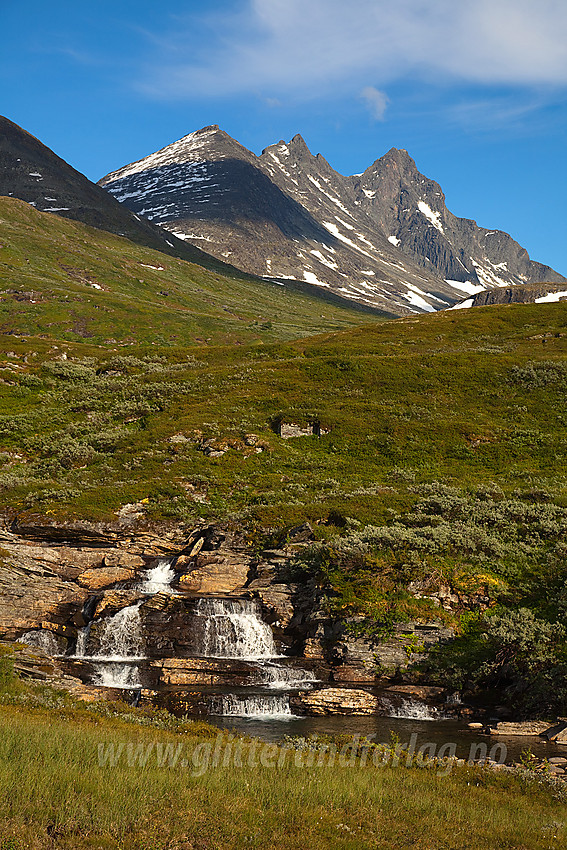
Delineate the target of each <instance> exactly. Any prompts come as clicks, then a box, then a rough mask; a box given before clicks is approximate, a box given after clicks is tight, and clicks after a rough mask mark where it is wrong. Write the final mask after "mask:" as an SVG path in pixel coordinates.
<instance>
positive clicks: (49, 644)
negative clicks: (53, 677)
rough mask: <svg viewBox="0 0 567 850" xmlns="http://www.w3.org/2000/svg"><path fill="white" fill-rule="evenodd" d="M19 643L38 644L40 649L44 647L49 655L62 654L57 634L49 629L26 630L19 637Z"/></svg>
mask: <svg viewBox="0 0 567 850" xmlns="http://www.w3.org/2000/svg"><path fill="white" fill-rule="evenodd" d="M17 643H27V644H28V646H37V647H38V649H43V651H44V652H46V653H47V655H61V652H60V650H59V646H58V644H57V640H56V639H55V635H54V634H52V632H50V631H48V630H47V629H39V630H38V631H35V632H26V633H25V634H23V635H22V636H21V637H19V638H18V640H17Z"/></svg>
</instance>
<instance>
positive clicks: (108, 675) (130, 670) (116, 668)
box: [93, 659, 142, 688]
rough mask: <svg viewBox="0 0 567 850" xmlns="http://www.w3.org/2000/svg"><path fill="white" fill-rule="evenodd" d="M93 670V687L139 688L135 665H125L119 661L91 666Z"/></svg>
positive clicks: (137, 671)
mask: <svg viewBox="0 0 567 850" xmlns="http://www.w3.org/2000/svg"><path fill="white" fill-rule="evenodd" d="M93 667H94V670H95V681H94V684H95V685H101V686H103V687H105V688H141V687H142V686H141V684H140V682H139V678H140V675H139V670H138V667H137V666H136V664H126V663H125V661H124V660H123V659H122V660H121V661H107V660H106V659H105V661H104V663H103V664H93Z"/></svg>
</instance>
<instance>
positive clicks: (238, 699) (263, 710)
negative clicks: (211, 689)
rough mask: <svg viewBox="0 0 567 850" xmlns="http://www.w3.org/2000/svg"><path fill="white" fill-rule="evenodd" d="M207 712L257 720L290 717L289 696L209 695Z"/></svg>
mask: <svg viewBox="0 0 567 850" xmlns="http://www.w3.org/2000/svg"><path fill="white" fill-rule="evenodd" d="M209 714H219V715H222V716H225V717H250V718H255V719H259V720H273V719H275V718H278V719H281V718H291V717H292V713H291V708H290V706H289V698H288V697H286V696H281V697H274V696H236V695H235V694H222V695H221V696H214V697H211V699H210V702H209Z"/></svg>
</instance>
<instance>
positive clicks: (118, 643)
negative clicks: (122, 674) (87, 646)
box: [96, 602, 144, 659]
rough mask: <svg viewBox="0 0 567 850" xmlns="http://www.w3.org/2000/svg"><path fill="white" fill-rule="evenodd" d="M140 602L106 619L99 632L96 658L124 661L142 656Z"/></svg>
mask: <svg viewBox="0 0 567 850" xmlns="http://www.w3.org/2000/svg"><path fill="white" fill-rule="evenodd" d="M140 605H141V603H140V602H136V603H135V604H134V605H128V606H127V607H126V608H121V609H120V611H118V612H117V613H116V614H114V615H113V616H112V617H107V618H106V619H105V620H104V621H103V623H102V627H101V630H100V643H99V649H98V652H97V653H96V657H97V658H111V659H114V658H116V659H126V658H132V657H134V658H140V657H143V655H144V639H143V637H142V622H141V620H140Z"/></svg>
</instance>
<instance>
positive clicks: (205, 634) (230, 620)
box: [195, 599, 278, 659]
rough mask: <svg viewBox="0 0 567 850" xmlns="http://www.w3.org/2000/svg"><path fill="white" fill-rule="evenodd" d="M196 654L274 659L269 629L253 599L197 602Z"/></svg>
mask: <svg viewBox="0 0 567 850" xmlns="http://www.w3.org/2000/svg"><path fill="white" fill-rule="evenodd" d="M195 613H196V618H195V620H196V627H195V631H196V646H195V649H196V654H198V655H204V656H212V657H216V658H246V659H257V658H273V657H275V656H277V654H278V652H277V650H276V646H275V643H274V636H273V634H272V630H271V629H270V627H269V626H268V625H267V624H266V623H264V622H263V621H262V620H261V619H260V616H259V614H260V610H259V605H258V603H257V602H256V601H255V600H252V599H200V600H199V601H198V603H197V606H196V611H195Z"/></svg>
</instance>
